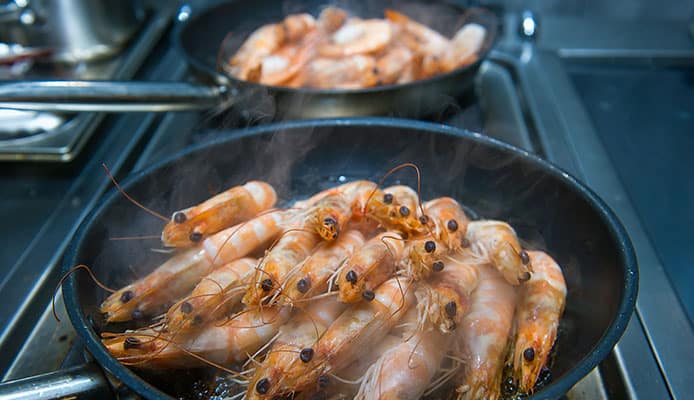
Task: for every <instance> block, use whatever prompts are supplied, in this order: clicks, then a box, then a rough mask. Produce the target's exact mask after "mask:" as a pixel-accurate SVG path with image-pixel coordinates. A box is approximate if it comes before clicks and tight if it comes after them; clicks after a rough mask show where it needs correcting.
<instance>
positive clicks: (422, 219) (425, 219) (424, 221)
mask: <svg viewBox="0 0 694 400" xmlns="http://www.w3.org/2000/svg"><path fill="white" fill-rule="evenodd" d="M419 222H421V223H422V224H424V225H426V224H427V222H429V216H428V215H422V216H420V217H419Z"/></svg>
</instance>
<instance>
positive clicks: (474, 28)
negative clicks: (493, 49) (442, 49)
mask: <svg viewBox="0 0 694 400" xmlns="http://www.w3.org/2000/svg"><path fill="white" fill-rule="evenodd" d="M486 35H487V30H486V29H485V28H484V27H483V26H482V25H479V24H466V25H464V26H463V27H462V28H460V30H459V31H458V32H457V33H456V34H455V36H453V39H452V40H451V46H450V49H449V50H448V52H446V54H445V56H444V57H443V59H442V60H441V62H442V66H443V69H444V70H445V71H452V70H454V69H456V68H460V67H462V66H465V65H468V64H472V63H473V62H475V61H477V57H478V55H479V53H480V50H481V49H482V45H483V44H484V38H485V36H486Z"/></svg>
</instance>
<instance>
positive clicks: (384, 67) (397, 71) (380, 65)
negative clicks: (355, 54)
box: [376, 46, 414, 85]
mask: <svg viewBox="0 0 694 400" xmlns="http://www.w3.org/2000/svg"><path fill="white" fill-rule="evenodd" d="M413 60H414V54H412V51H411V50H410V49H409V48H407V47H406V46H393V47H392V48H390V49H388V50H386V52H385V54H384V55H383V56H381V58H379V59H378V61H377V62H376V68H377V69H378V72H377V75H378V79H379V84H381V85H390V84H393V83H395V82H397V81H398V79H400V77H401V76H403V74H404V73H405V71H406V70H407V69H408V68H410V65H411V64H412V61H413Z"/></svg>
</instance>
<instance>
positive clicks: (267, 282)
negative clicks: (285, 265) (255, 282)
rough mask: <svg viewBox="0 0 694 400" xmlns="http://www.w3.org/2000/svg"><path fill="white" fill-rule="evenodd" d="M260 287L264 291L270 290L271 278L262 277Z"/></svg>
mask: <svg viewBox="0 0 694 400" xmlns="http://www.w3.org/2000/svg"><path fill="white" fill-rule="evenodd" d="M260 288H261V289H263V291H265V292H269V291H270V290H272V279H270V278H268V279H263V281H262V282H261V283H260Z"/></svg>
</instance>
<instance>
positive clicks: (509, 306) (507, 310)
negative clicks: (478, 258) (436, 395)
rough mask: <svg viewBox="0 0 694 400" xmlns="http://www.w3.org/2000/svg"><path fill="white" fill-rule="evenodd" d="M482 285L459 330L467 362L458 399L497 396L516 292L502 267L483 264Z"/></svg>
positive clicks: (458, 341) (460, 348) (458, 339)
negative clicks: (506, 278)
mask: <svg viewBox="0 0 694 400" xmlns="http://www.w3.org/2000/svg"><path fill="white" fill-rule="evenodd" d="M478 268H479V277H480V281H479V285H478V287H477V290H475V292H474V293H473V294H472V305H471V307H470V311H469V313H468V314H467V315H466V316H465V317H464V318H463V321H462V323H461V325H460V328H459V329H457V330H456V332H457V333H458V337H457V338H456V342H457V343H456V345H457V350H458V351H459V352H460V354H459V357H460V358H462V359H463V360H464V361H465V363H464V367H463V369H462V371H461V373H460V376H459V381H458V387H457V389H456V391H457V392H458V399H491V400H494V399H497V398H499V391H500V386H501V374H502V370H503V367H504V356H505V352H506V348H507V342H508V337H509V334H510V333H511V325H512V324H513V312H514V308H515V304H516V293H515V290H514V288H513V286H511V285H509V284H508V282H506V281H505V280H504V278H503V276H501V274H499V272H498V271H496V270H494V269H493V268H491V267H489V266H487V265H480V266H479V267H478Z"/></svg>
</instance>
